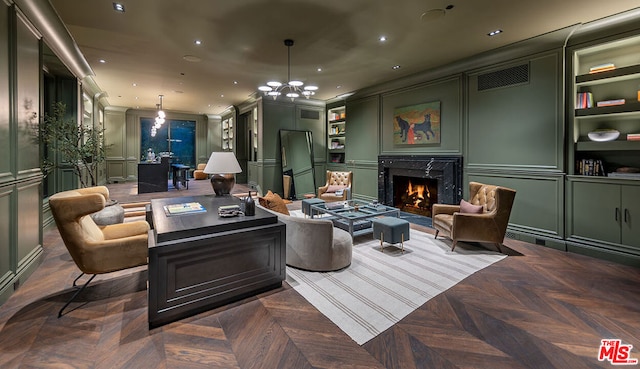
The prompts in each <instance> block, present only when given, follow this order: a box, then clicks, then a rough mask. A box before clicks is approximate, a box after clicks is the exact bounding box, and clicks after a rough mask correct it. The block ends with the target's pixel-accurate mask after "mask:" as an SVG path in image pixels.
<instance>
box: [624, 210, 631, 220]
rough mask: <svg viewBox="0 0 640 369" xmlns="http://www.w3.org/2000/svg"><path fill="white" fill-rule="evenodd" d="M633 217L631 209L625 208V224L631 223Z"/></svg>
mask: <svg viewBox="0 0 640 369" xmlns="http://www.w3.org/2000/svg"><path fill="white" fill-rule="evenodd" d="M630 217H631V215H630V214H629V209H627V208H624V222H625V223H629V218H630Z"/></svg>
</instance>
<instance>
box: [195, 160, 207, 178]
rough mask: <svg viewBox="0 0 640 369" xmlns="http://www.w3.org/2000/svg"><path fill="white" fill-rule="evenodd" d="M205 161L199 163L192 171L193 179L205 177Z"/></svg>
mask: <svg viewBox="0 0 640 369" xmlns="http://www.w3.org/2000/svg"><path fill="white" fill-rule="evenodd" d="M206 166H207V163H200V164H198V167H197V168H196V170H194V171H193V179H207V173H205V172H204V168H205V167H206Z"/></svg>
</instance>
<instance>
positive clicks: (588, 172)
mask: <svg viewBox="0 0 640 369" xmlns="http://www.w3.org/2000/svg"><path fill="white" fill-rule="evenodd" d="M576 172H577V173H578V174H580V175H583V176H604V175H605V174H604V165H603V164H602V160H600V159H581V160H578V161H577V162H576Z"/></svg>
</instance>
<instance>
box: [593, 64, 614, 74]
mask: <svg viewBox="0 0 640 369" xmlns="http://www.w3.org/2000/svg"><path fill="white" fill-rule="evenodd" d="M614 69H616V66H615V65H614V64H613V63H604V64H600V65H594V66H593V67H591V68H589V73H600V72H606V71H608V70H614Z"/></svg>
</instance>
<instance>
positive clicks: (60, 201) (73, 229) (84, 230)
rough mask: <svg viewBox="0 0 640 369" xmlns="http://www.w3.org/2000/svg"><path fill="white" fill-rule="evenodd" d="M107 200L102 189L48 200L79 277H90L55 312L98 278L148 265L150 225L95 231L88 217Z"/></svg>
mask: <svg viewBox="0 0 640 369" xmlns="http://www.w3.org/2000/svg"><path fill="white" fill-rule="evenodd" d="M107 198H109V190H108V189H107V188H106V187H104V186H97V187H90V188H82V189H77V190H71V191H64V192H59V193H57V194H55V195H52V196H51V197H50V198H49V206H50V207H51V213H52V215H53V218H54V220H55V222H56V226H57V227H58V231H59V232H60V236H61V237H62V240H63V241H64V244H65V246H66V247H67V250H68V251H69V254H71V258H73V261H74V262H75V263H76V265H77V266H78V268H79V269H80V271H81V272H82V274H80V276H78V277H77V278H76V279H75V280H74V281H73V286H74V287H76V282H77V281H78V280H79V279H80V277H82V276H83V275H84V274H93V276H92V277H91V278H89V280H88V281H87V282H86V283H85V284H84V285H83V286H82V287H81V288H79V289H78V290H77V291H76V292H75V293H74V294H73V296H72V297H71V298H70V299H69V301H67V303H66V304H65V305H64V306H63V307H62V309H60V311H59V312H58V317H60V316H62V312H63V311H64V309H65V308H66V307H67V306H69V304H70V303H71V301H73V299H75V297H76V296H77V295H78V294H79V293H80V292H82V291H83V290H84V288H85V287H86V286H87V285H88V284H89V283H90V282H91V281H92V280H93V278H95V276H96V275H97V274H103V273H110V272H115V271H118V270H122V269H127V268H132V267H136V266H140V265H145V264H147V256H148V247H149V246H148V242H147V232H148V231H149V224H148V223H147V222H146V221H143V220H142V221H134V222H129V223H120V224H113V225H107V226H104V227H102V228H100V227H98V226H97V225H96V223H95V222H94V221H93V219H91V216H90V214H92V213H94V212H97V211H100V210H102V209H103V208H104V206H105V200H106V199H107Z"/></svg>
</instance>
